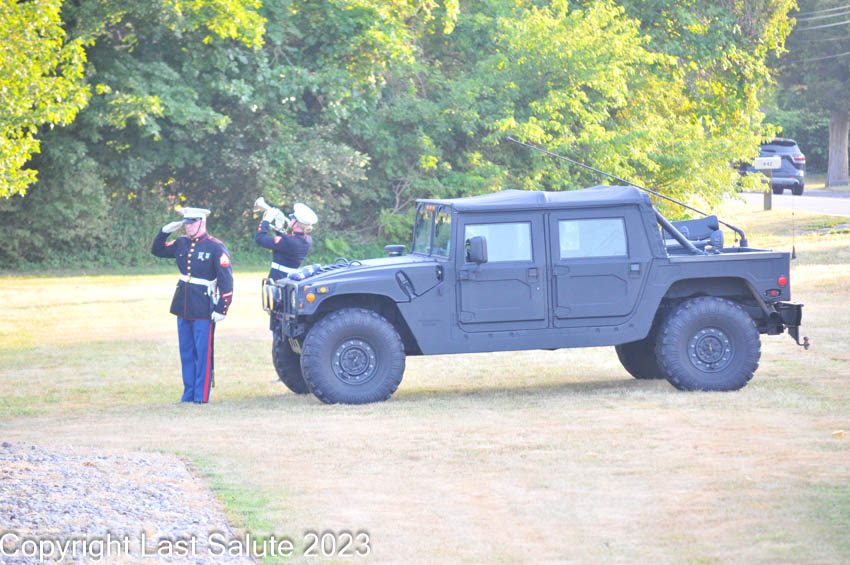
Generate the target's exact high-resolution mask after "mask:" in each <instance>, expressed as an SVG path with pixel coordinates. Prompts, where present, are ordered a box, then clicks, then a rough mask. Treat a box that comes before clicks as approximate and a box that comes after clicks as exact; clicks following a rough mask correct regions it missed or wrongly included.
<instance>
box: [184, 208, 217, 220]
mask: <svg viewBox="0 0 850 565" xmlns="http://www.w3.org/2000/svg"><path fill="white" fill-rule="evenodd" d="M180 213H181V214H183V221H184V222H185V221H186V220H198V219H201V220H203V219H204V218H206V217H207V216H209V215H210V211H209V210H207V209H206V208H186V207H184V208H180Z"/></svg>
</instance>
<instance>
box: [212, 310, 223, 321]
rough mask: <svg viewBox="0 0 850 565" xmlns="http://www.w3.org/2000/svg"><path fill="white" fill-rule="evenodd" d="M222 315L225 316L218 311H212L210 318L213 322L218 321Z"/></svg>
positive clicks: (221, 318)
mask: <svg viewBox="0 0 850 565" xmlns="http://www.w3.org/2000/svg"><path fill="white" fill-rule="evenodd" d="M224 317H225V314H219V313H218V312H213V313H212V316H211V319H212V321H213V322H214V323H218V322H220V321H222V320H223V319H224Z"/></svg>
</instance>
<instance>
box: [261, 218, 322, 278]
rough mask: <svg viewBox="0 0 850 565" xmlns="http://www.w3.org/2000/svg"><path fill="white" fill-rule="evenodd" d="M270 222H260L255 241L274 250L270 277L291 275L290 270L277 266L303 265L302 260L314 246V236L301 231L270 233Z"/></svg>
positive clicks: (292, 267)
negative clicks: (279, 233)
mask: <svg viewBox="0 0 850 565" xmlns="http://www.w3.org/2000/svg"><path fill="white" fill-rule="evenodd" d="M268 231H269V223H268V222H260V225H259V227H257V235H255V236H254V241H255V242H256V243H257V245H259V246H260V247H265V248H266V249H271V250H272V252H273V253H272V268H271V270H270V271H269V278H270V279H272V280H278V279H283V278H286V277H287V276H289V272H287V271H282V270H280V269H279V268H277V267H276V265H278V266H282V267H286V268H288V269H297V268H298V267H300V266H301V261H303V260H304V257H306V256H307V253H309V252H310V247H312V246H313V238H312V237H310V236H309V235H307V234H304V233H301V232H295V233H293V234H291V235H275V236H271V235H269V234H268Z"/></svg>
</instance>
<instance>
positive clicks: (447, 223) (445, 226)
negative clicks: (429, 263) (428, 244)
mask: <svg viewBox="0 0 850 565" xmlns="http://www.w3.org/2000/svg"><path fill="white" fill-rule="evenodd" d="M451 241H452V214H451V212H449V211H448V210H446V209H442V210H440V211H439V212H437V215H436V217H435V218H434V248H433V249H432V250H431V253H432V254H434V255H439V256H441V257H448V256H449V252H450V251H451Z"/></svg>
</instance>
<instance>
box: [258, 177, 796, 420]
mask: <svg viewBox="0 0 850 565" xmlns="http://www.w3.org/2000/svg"><path fill="white" fill-rule="evenodd" d="M719 223H720V222H719V221H718V219H717V217H716V216H708V217H706V218H701V219H696V220H684V221H679V222H670V221H668V220H667V219H666V218H665V217H664V216H663V215H662V214H660V213H659V212H658V211H657V210H656V209H655V208H654V207H653V204H652V201H651V200H650V197H649V195H648V194H646V193H644V192H641V191H639V190H638V189H636V188H634V187H630V186H596V187H593V188H587V189H582V190H575V191H568V192H535V191H521V190H506V191H503V192H498V193H493V194H486V195H481V196H472V197H466V198H457V199H444V200H419V201H417V208H416V217H415V223H414V228H413V240H412V247H411V250H410V252H409V253H405V251H406V247H405V246H403V245H396V246H387V251H388V253H389V255H390V256H388V257H383V258H377V259H369V260H363V261H351V262H349V261H346V260H342V259H341V260H338V261H337V262H336V263H334V264H332V265H327V266H324V267H321V268H314V269H312V270H313V271H314V272H313V273H311V272H309V271H307V272H305V273H303V274H299V273H295V274H293V275H290V278H288V279H284V280H280V281H268V280H264V281H263V289H264V291H263V305H264V308H265V309H266V310H267V311H268V312H269V313H270V315H271V316H272V318H273V319H272V322H273V323H272V327H274V328H275V337H274V344H273V360H274V364H275V367H276V369H277V371H278V374H279V376H280V378H281V380H282V381H283V382H284V383H285V384H286V385H287V386H288V387H289V388H290V389H291V390H293V391H295V392H297V393H307V392H312V393H313V394H315V395H316V396H317V397H318V398H319V399H320V400H322V401H323V402H326V403H346V404H360V403H368V402H376V401H382V400H386V399H388V398H389V397H390V396H391V395H392V394H393V393H394V392H395V391H396V389H397V387H398V386H399V384H400V383H401V380H402V375H403V373H404V367H405V357H406V356H407V355H439V354H448V353H475V352H492V351H515V350H527V349H550V350H554V349H559V348H566V347H600V346H614V347H615V349H616V352H617V355H618V357H619V359H620V361H621V362H622V364H623V367H624V368H625V369H626V371H628V372H629V373H630V374H631V375H632V376H634V377H635V378H638V379H656V378H665V379H667V380H668V381H669V382H670V383H671V384H672V385H673V386H675V387H677V388H679V389H681V390H713V391H728V390H736V389H740V388H741V387H743V386H744V385H746V384H747V382H748V381H749V380H750V379H751V378H752V376H753V373H754V372H755V370H756V369H757V367H758V363H759V358H760V355H761V343H760V334H767V335H776V334H781V333H783V332H784V331H785V330H786V329H787V330H788V333H789V334H790V335H791V336H792V337H793V338H794V340H795V341H796V342H797V343H798V344H799V345H803V346H805V347H807V346H808V340H807V339H805V338H804V342H803V343H801V342H800V338H799V327H800V323H801V319H802V305H800V304H794V303H791V302H789V300H790V298H791V294H790V288H791V287H790V279H789V260H790V258H789V254H788V253H786V252H779V251H769V250H762V249H753V248H750V247H748V246H747V244H746V238H745V237H742V239H741V242H740V244H739V245H737V246H724V243H723V232H722V231H721V229H720V225H719ZM727 225H728V224H727ZM736 229H737V228H736ZM739 231H740V230H739ZM740 235H742V236H743V232H741V234H740ZM307 275H310V276H307ZM298 279H300V280H298ZM482 362H484V363H486V358H482Z"/></svg>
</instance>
